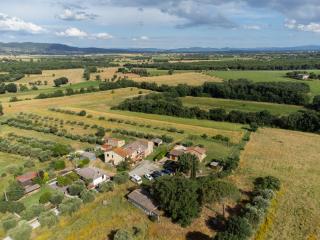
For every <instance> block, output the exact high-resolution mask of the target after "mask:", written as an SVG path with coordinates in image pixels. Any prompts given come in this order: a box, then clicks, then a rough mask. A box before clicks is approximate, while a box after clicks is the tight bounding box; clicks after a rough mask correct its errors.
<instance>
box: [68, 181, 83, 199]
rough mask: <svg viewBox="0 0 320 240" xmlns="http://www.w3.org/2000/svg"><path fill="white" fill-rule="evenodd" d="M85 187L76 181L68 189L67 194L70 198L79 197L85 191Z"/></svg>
mask: <svg viewBox="0 0 320 240" xmlns="http://www.w3.org/2000/svg"><path fill="white" fill-rule="evenodd" d="M85 188H86V186H85V184H84V183H83V182H82V181H76V182H74V183H73V184H71V185H70V186H69V187H68V192H69V193H70V195H72V196H76V195H80V193H81V192H82V191H83V190H85Z"/></svg>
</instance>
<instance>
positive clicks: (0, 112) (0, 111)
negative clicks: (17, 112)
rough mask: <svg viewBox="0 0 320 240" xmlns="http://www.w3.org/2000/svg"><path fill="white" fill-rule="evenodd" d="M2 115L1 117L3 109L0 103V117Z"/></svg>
mask: <svg viewBox="0 0 320 240" xmlns="http://www.w3.org/2000/svg"><path fill="white" fill-rule="evenodd" d="M2 115H3V107H2V104H1V102H0V116H2Z"/></svg>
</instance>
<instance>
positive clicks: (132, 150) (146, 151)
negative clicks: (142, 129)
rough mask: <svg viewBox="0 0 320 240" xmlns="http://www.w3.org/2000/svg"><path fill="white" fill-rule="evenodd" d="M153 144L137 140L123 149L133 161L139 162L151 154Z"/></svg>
mask: <svg viewBox="0 0 320 240" xmlns="http://www.w3.org/2000/svg"><path fill="white" fill-rule="evenodd" d="M153 145H154V144H153V142H151V141H148V140H144V139H139V140H136V141H134V142H132V143H130V144H128V145H126V146H124V147H123V149H124V150H126V151H127V152H128V153H129V157H130V158H131V159H132V160H133V161H139V160H142V159H143V158H145V157H147V156H149V155H150V154H151V153H152V152H153Z"/></svg>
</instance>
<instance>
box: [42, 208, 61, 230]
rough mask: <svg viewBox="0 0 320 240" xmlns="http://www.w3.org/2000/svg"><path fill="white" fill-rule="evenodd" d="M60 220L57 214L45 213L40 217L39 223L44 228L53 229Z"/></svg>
mask: <svg viewBox="0 0 320 240" xmlns="http://www.w3.org/2000/svg"><path fill="white" fill-rule="evenodd" d="M58 221H59V219H58V216H57V215H56V214H54V212H52V211H48V212H43V213H41V214H40V216H39V222H40V224H41V226H42V227H44V226H47V227H49V228H51V227H53V226H54V225H56V224H57V223H58Z"/></svg>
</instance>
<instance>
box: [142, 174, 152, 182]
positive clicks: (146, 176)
mask: <svg viewBox="0 0 320 240" xmlns="http://www.w3.org/2000/svg"><path fill="white" fill-rule="evenodd" d="M144 177H145V178H146V179H148V180H149V181H152V180H153V177H152V176H151V175H150V174H148V173H146V174H145V175H144Z"/></svg>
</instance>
